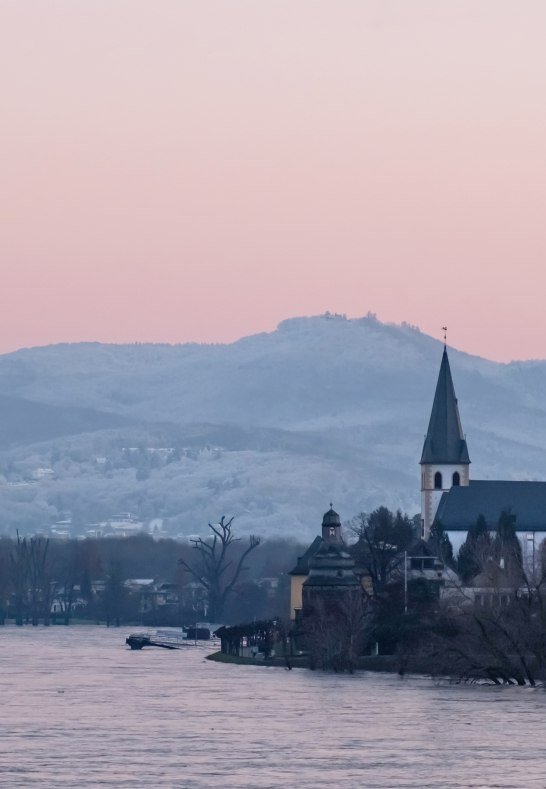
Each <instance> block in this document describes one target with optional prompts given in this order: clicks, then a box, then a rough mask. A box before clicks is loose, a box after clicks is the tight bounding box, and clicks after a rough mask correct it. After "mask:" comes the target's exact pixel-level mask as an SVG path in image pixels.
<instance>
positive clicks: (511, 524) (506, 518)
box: [493, 509, 522, 572]
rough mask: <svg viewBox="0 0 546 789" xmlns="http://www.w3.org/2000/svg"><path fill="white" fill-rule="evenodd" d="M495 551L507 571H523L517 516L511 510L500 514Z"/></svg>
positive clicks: (494, 544) (494, 545)
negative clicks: (517, 531)
mask: <svg viewBox="0 0 546 789" xmlns="http://www.w3.org/2000/svg"><path fill="white" fill-rule="evenodd" d="M493 549H494V555H495V558H496V560H497V561H498V562H499V564H500V565H501V566H504V567H505V569H506V570H507V571H509V572H518V571H521V568H522V555H521V545H520V542H519V540H518V536H517V534H516V516H515V515H514V513H513V512H512V511H511V510H510V509H505V510H503V511H502V512H501V514H500V517H499V522H498V524H497V534H496V536H495V540H494V543H493Z"/></svg>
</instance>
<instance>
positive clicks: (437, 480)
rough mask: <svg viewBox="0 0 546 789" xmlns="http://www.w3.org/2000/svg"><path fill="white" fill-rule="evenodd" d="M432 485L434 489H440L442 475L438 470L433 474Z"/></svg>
mask: <svg viewBox="0 0 546 789" xmlns="http://www.w3.org/2000/svg"><path fill="white" fill-rule="evenodd" d="M434 487H435V489H436V490H442V475H441V473H440V472H439V471H437V472H436V474H435V475H434Z"/></svg>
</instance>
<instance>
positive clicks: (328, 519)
mask: <svg viewBox="0 0 546 789" xmlns="http://www.w3.org/2000/svg"><path fill="white" fill-rule="evenodd" d="M322 539H323V540H325V541H326V542H343V537H342V535H341V519H340V517H339V515H338V514H337V512H336V511H335V510H334V509H332V503H330V509H329V510H328V512H325V513H324V516H323V518H322Z"/></svg>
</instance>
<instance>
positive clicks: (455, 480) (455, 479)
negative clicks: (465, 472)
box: [453, 471, 461, 487]
mask: <svg viewBox="0 0 546 789" xmlns="http://www.w3.org/2000/svg"><path fill="white" fill-rule="evenodd" d="M460 484H461V475H460V474H459V472H458V471H454V472H453V485H454V486H455V487H457V485H460Z"/></svg>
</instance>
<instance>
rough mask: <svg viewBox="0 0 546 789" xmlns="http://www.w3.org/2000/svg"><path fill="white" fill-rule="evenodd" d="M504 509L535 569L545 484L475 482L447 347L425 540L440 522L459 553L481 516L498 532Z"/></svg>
mask: <svg viewBox="0 0 546 789" xmlns="http://www.w3.org/2000/svg"><path fill="white" fill-rule="evenodd" d="M504 510H510V511H511V512H512V514H513V515H515V516H516V524H515V526H516V531H517V536H518V538H519V541H520V543H521V547H522V554H523V560H524V563H525V564H526V565H527V566H528V567H536V566H537V561H538V558H539V554H540V548H541V545H542V542H543V541H544V539H546V482H527V481H525V482H516V481H499V480H473V479H471V475H470V456H469V452H468V447H467V443H466V437H465V435H464V433H463V430H462V426H461V419H460V415H459V406H458V402H457V398H456V396H455V387H454V385H453V379H452V376H451V369H450V365H449V358H448V353H447V348H446V346H445V345H444V351H443V354H442V362H441V365H440V373H439V375H438V383H437V384H436V392H435V394H434V401H433V405H432V412H431V415H430V421H429V425H428V430H427V434H426V437H425V443H424V446H423V452H422V455H421V530H422V536H423V538H424V539H425V540H426V539H427V538H428V536H429V534H430V530H431V528H432V526H433V524H434V523H435V522H436V521H439V522H440V523H441V525H442V527H443V529H444V531H445V532H447V534H448V536H449V539H450V541H451V544H452V546H453V552H454V554H455V555H456V554H457V552H458V551H459V549H460V547H461V545H462V544H463V542H464V541H465V539H466V535H467V532H468V530H469V529H470V527H471V526H472V525H473V524H475V523H476V521H477V519H478V517H479V516H480V515H483V516H484V518H485V520H486V522H487V525H488V527H489V529H490V531H492V532H493V531H495V529H496V527H497V524H498V521H499V517H500V515H501V513H502V512H503V511H504Z"/></svg>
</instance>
